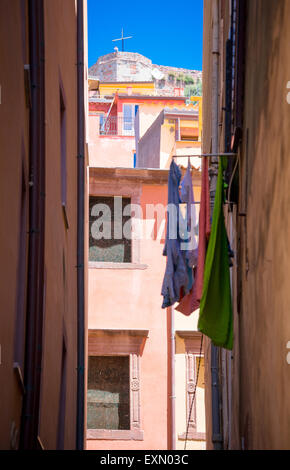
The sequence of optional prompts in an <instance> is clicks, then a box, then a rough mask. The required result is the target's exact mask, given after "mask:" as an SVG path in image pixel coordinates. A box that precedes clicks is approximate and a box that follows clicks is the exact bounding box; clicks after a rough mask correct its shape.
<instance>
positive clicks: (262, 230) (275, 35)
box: [239, 0, 290, 449]
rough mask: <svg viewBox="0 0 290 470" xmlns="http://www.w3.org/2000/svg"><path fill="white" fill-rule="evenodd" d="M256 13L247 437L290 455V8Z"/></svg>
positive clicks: (245, 316) (244, 186) (250, 99)
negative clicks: (289, 351)
mask: <svg viewBox="0 0 290 470" xmlns="http://www.w3.org/2000/svg"><path fill="white" fill-rule="evenodd" d="M248 10H249V11H248V15H249V16H248V18H249V19H248V33H247V42H246V48H247V55H246V93H245V112H244V136H245V138H244V140H243V149H242V154H241V185H240V190H241V193H240V207H241V210H242V208H243V207H245V208H246V212H247V218H246V219H244V218H243V219H241V220H240V221H239V233H240V235H241V237H242V238H241V251H240V262H241V263H242V272H241V282H242V285H241V289H242V305H241V311H240V363H241V389H240V393H241V410H240V425H241V429H240V433H241V436H244V438H245V443H246V445H247V447H248V448H256V449H263V448H264V449H278V448H280V449H289V442H290V399H289V393H288V390H289V387H290V365H289V364H288V363H287V361H286V356H287V349H286V345H287V342H288V341H289V339H290V319H289V308H288V305H289V302H290V291H289V286H288V282H287V279H288V270H289V261H290V249H289V239H290V225H289V217H288V214H289V207H288V202H289V178H290V162H289V159H288V157H287V149H288V148H289V144H290V133H289V127H290V105H289V104H288V103H287V101H286V97H287V92H288V91H287V89H286V85H287V82H288V81H289V77H290V57H289V43H290V28H289V15H290V2H289V0H286V1H283V0H278V1H277V2H275V4H274V3H273V2H271V1H269V0H266V1H261V0H256V1H255V2H248ZM247 132H248V134H247ZM247 135H248V137H247ZM247 139H248V144H247ZM246 178H247V179H246ZM253 358H255V360H253Z"/></svg>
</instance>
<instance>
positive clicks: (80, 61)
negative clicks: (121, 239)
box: [76, 0, 85, 450]
mask: <svg viewBox="0 0 290 470" xmlns="http://www.w3.org/2000/svg"><path fill="white" fill-rule="evenodd" d="M84 112H85V103H84V4H83V0H77V113H78V115H77V152H78V154H77V180H78V193H77V431H76V448H77V449H78V450H82V449H83V448H84V411H85V410H84V404H85V396H84V387H85V382H84V377H85V304H84V302H85V287H84V283H85V281H84V243H85V237H84V228H85V227H84V225H85V223H84V220H85V200H84V195H85V122H84Z"/></svg>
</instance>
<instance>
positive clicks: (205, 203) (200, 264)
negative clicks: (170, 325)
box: [176, 158, 210, 315]
mask: <svg viewBox="0 0 290 470" xmlns="http://www.w3.org/2000/svg"><path fill="white" fill-rule="evenodd" d="M209 234H210V196H209V179H208V159H207V158H203V161H202V175H201V198H200V210H199V240H198V257H197V267H196V269H195V273H194V284H193V286H192V288H191V290H190V292H189V293H188V294H187V295H186V296H185V297H183V299H182V300H181V302H180V303H179V305H178V306H177V307H176V310H178V311H179V312H181V313H183V314H184V315H190V314H191V313H192V312H194V311H195V310H197V309H198V308H199V304H200V300H201V297H202V288H203V274H204V264H205V255H206V246H207V242H208V239H209Z"/></svg>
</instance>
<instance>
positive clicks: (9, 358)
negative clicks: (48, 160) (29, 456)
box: [0, 0, 29, 449]
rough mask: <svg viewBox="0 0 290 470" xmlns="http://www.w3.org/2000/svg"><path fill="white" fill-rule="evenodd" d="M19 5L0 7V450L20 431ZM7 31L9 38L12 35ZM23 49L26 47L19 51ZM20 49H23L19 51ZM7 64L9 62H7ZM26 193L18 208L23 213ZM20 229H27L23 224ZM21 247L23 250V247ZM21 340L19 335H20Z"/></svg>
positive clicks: (24, 158)
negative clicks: (17, 348) (16, 337)
mask: <svg viewBox="0 0 290 470" xmlns="http://www.w3.org/2000/svg"><path fill="white" fill-rule="evenodd" d="M26 27H27V25H26V22H25V15H24V22H22V16H21V5H20V2H18V1H17V2H11V1H9V0H6V1H3V2H1V5H0V42H1V51H0V61H1V71H0V86H1V104H0V122H1V125H0V140H1V157H0V179H1V184H0V213H1V219H0V224H1V228H0V240H1V243H0V246H1V250H0V253H1V264H0V273H1V274H0V276H1V282H0V298H1V313H0V345H1V362H0V415H1V425H0V448H1V449H9V448H10V447H15V446H17V442H18V437H17V435H18V436H19V428H20V416H21V405H22V390H21V387H20V385H19V384H18V381H17V375H16V373H15V371H14V370H13V362H14V361H15V357H14V356H15V355H14V335H15V327H16V314H17V301H16V300H17V293H18V290H19V283H20V282H22V283H23V284H25V286H24V292H25V295H24V298H23V301H24V302H25V298H26V279H25V277H24V279H23V280H21V281H20V280H18V276H17V274H18V271H19V260H20V247H19V238H20V234H19V232H20V224H21V182H22V167H24V169H25V170H24V172H25V173H24V180H25V184H26V185H28V153H29V148H28V145H29V140H28V130H29V111H28V108H27V107H26V100H25V89H24V70H23V69H24V67H23V66H24V64H25V63H27V61H28V44H27V41H26V43H24V42H23V36H22V34H23V28H24V31H25V28H26ZM12 32H13V34H12ZM25 46H26V47H25ZM23 47H24V50H23ZM12 59H13V60H12ZM27 198H28V194H27V193H26V197H25V203H24V205H25V206H26V208H28V199H27ZM24 230H25V231H27V230H28V225H27V221H26V224H25V227H24ZM24 246H26V248H27V242H25V236H24ZM22 335H23V336H24V332H22Z"/></svg>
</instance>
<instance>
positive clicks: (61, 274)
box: [0, 0, 87, 449]
mask: <svg viewBox="0 0 290 470" xmlns="http://www.w3.org/2000/svg"><path fill="white" fill-rule="evenodd" d="M22 4H23V5H24V6H25V8H26V7H27V5H28V2H27V1H24V2H22V1H20V0H19V1H18V0H14V1H13V2H11V1H8V0H5V1H3V2H1V6H0V23H1V24H0V39H1V44H2V45H4V47H1V78H0V85H1V104H0V113H1V114H0V119H1V126H0V133H1V158H0V166H1V168H0V175H1V176H0V178H1V184H0V192H1V197H0V205H1V208H0V212H1V222H0V223H1V224H2V228H1V230H0V237H1V268H0V269H1V283H0V286H1V287H0V289H1V294H0V297H1V314H0V335H1V336H0V344H1V364H0V379H1V384H0V395H1V396H0V409H1V412H0V414H1V425H0V448H3V449H9V448H10V447H11V446H14V447H17V446H18V440H19V435H20V415H21V407H22V391H21V387H20V385H19V381H18V380H17V377H18V375H17V373H16V371H15V369H13V362H14V360H15V357H14V336H15V332H16V330H17V329H18V328H19V322H17V304H16V299H17V295H18V294H17V292H18V291H19V288H20V287H21V286H24V291H26V285H27V269H26V272H25V274H24V277H23V279H20V280H19V279H18V277H17V275H18V272H19V259H20V253H19V237H20V233H19V231H20V215H21V206H20V202H21V178H22V173H21V172H22V165H24V168H25V173H24V180H25V184H26V186H27V195H28V191H29V157H30V155H29V109H28V108H27V107H26V102H25V98H26V96H25V89H24V83H25V82H24V64H28V63H29V54H28V49H26V50H25V51H24V52H23V48H22V47H23V34H24V31H25V29H26V32H27V36H26V48H28V9H26V10H25V9H24V12H23V16H22V18H23V23H21V5H22ZM76 20H77V17H76V2H75V1H74V0H49V1H48V0H45V1H44V30H45V173H46V181H45V186H46V191H45V247H44V272H45V279H44V286H42V285H40V286H39V289H42V288H43V290H44V330H43V344H42V347H43V361H42V374H41V398H40V410H39V415H40V417H39V423H38V435H39V439H40V440H39V443H40V442H41V443H42V445H43V446H44V447H45V448H46V449H55V448H56V445H57V433H58V416H59V403H60V384H61V361H62V345H63V337H65V340H66V348H67V354H66V356H67V375H66V407H65V436H64V447H65V448H66V449H73V448H75V443H76V407H77V402H76V379H77V269H76V253H77V246H76V242H77V210H76V208H77V158H76V157H77V68H76V62H77V56H76V49H77V47H76V46H77V43H76V34H77V21H76ZM22 28H24V31H23V30H22ZM24 45H25V43H24ZM23 54H24V55H23ZM60 80H61V81H62V83H63V90H64V95H65V105H66V119H67V121H66V156H67V205H66V212H67V218H68V224H69V228H68V229H67V228H66V225H65V222H64V217H63V209H62V204H61V202H62V201H61V160H60ZM86 88H87V87H86ZM26 207H27V210H28V200H27V201H26ZM24 230H25V231H24V233H25V234H27V236H26V242H27V243H28V239H29V235H28V217H27V224H26V227H25V228H24ZM35 295H36V293H35ZM22 306H23V309H24V314H25V315H26V298H25V296H24V298H23V304H22ZM19 335H20V336H21V337H22V338H24V336H25V330H24V329H22V331H21V330H20V332H19ZM20 336H19V337H20ZM21 373H22V375H23V377H24V381H25V375H24V367H23V364H21ZM39 443H38V445H39Z"/></svg>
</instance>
